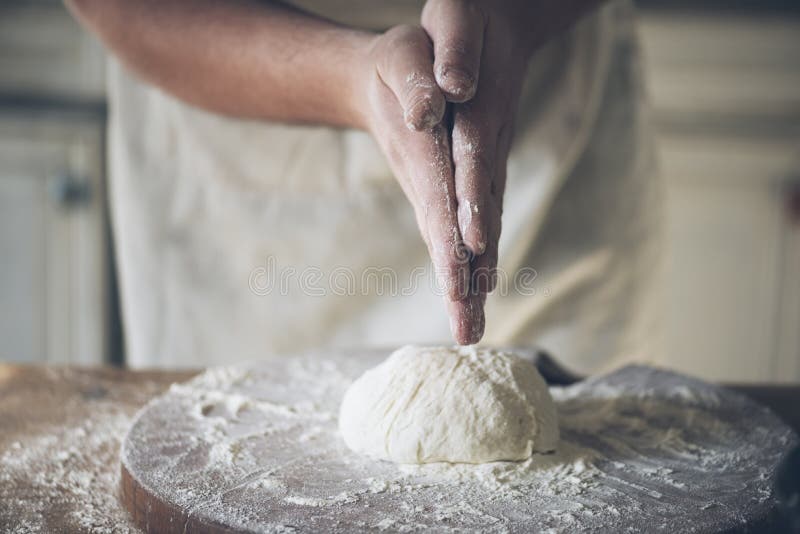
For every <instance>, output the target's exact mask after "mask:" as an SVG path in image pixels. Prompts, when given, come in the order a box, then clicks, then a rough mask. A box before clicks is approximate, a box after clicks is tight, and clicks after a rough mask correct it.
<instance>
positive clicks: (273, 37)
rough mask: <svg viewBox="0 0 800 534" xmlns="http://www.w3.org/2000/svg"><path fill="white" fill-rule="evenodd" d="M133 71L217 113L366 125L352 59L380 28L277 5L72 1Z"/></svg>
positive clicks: (250, 0) (232, 0) (357, 60)
mask: <svg viewBox="0 0 800 534" xmlns="http://www.w3.org/2000/svg"><path fill="white" fill-rule="evenodd" d="M66 3H67V5H68V7H69V8H70V9H71V11H72V12H73V13H74V14H75V16H76V17H77V18H78V19H79V20H81V22H83V24H84V25H86V26H87V27H89V28H90V29H91V30H92V31H93V32H94V33H96V34H97V35H98V36H99V37H100V38H101V39H102V40H103V42H104V43H105V44H106V46H108V47H109V48H110V49H111V50H112V51H113V52H114V53H115V54H116V55H117V56H118V57H119V58H120V59H121V60H122V61H123V62H124V63H125V64H126V65H127V66H128V67H130V68H131V69H132V70H134V71H136V72H137V73H138V74H139V75H140V76H142V77H143V78H145V79H146V80H148V81H149V82H151V83H153V84H154V85H157V86H159V87H161V88H163V89H164V90H166V91H167V92H169V93H172V94H173V95H175V96H177V97H178V98H180V99H182V100H185V101H187V102H190V103H192V104H194V105H196V106H198V107H202V108H205V109H208V110H211V111H215V112H218V113H224V114H228V115H234V116H239V117H247V118H256V119H267V120H277V121H292V122H315V123H325V124H331V125H337V126H354V127H362V128H363V127H364V126H365V124H364V117H363V114H362V113H361V112H360V111H359V109H358V108H357V106H355V105H354V102H353V99H352V98H351V95H353V94H355V93H356V90H355V89H356V88H355V87H354V84H355V83H357V81H356V80H355V79H354V76H353V70H352V69H351V68H348V66H350V65H356V64H364V63H366V60H367V49H368V44H369V43H370V42H371V41H372V39H373V38H374V35H373V34H370V33H367V32H361V31H357V30H353V29H349V28H344V27H340V26H337V25H335V24H333V23H331V22H328V21H325V20H322V19H318V18H316V17H313V16H311V15H308V14H306V13H302V12H300V11H297V10H294V9H292V8H289V7H286V6H284V5H282V4H279V3H277V2H258V1H255V0H226V1H222V2H220V1H218V0H192V1H185V0H136V1H131V0H66Z"/></svg>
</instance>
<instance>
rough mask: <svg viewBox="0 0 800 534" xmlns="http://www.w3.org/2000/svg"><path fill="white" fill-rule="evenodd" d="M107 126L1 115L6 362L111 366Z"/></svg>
mask: <svg viewBox="0 0 800 534" xmlns="http://www.w3.org/2000/svg"><path fill="white" fill-rule="evenodd" d="M102 139H103V128H102V123H97V122H96V121H94V120H91V119H89V120H87V119H85V118H76V117H65V118H59V119H55V118H53V117H48V118H35V117H31V116H25V117H24V118H19V117H9V116H4V115H3V114H2V113H0V162H2V165H0V251H2V257H3V260H2V263H0V339H2V344H0V359H2V360H17V361H19V360H22V361H27V362H35V361H47V362H57V363H66V362H70V363H98V362H102V361H104V358H105V354H106V341H107V339H106V332H107V327H108V324H107V317H108V309H107V308H108V306H107V296H108V291H107V282H108V272H107V264H108V260H107V249H106V242H107V235H106V224H105V220H106V216H105V208H104V192H103V189H104V188H103V184H102V165H103V155H102V146H103V142H102Z"/></svg>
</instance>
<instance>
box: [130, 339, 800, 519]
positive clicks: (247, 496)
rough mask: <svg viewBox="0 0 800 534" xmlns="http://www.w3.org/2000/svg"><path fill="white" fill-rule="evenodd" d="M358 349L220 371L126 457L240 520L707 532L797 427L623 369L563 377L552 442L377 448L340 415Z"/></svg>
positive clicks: (198, 505) (752, 486) (753, 509)
mask: <svg viewBox="0 0 800 534" xmlns="http://www.w3.org/2000/svg"><path fill="white" fill-rule="evenodd" d="M356 356H357V355H347V354H343V355H341V356H340V357H339V358H334V359H330V354H328V355H327V358H325V357H323V356H322V355H310V356H309V357H308V358H303V359H298V360H290V361H286V362H282V363H276V362H270V363H269V364H261V365H259V364H253V365H250V366H241V367H239V368H238V371H233V370H231V369H230V368H225V369H212V370H209V371H208V372H206V373H205V374H204V375H202V376H200V377H198V378H197V379H195V380H193V381H191V382H188V383H186V384H183V385H180V386H175V387H173V388H172V389H171V391H170V392H169V394H168V395H167V396H165V397H164V398H162V399H158V400H155V401H153V402H152V403H151V404H150V405H149V406H148V407H147V408H146V409H145V410H144V411H143V412H141V414H140V416H139V417H138V419H137V421H136V423H135V425H134V427H133V429H132V430H131V432H130V434H129V436H128V438H127V439H126V443H125V446H124V449H123V461H124V462H125V464H126V465H127V466H128V468H129V469H130V470H131V471H133V472H135V473H137V476H139V477H140V479H141V480H142V481H143V482H144V483H145V484H147V485H148V486H149V487H151V488H153V489H154V490H155V491H156V492H158V493H160V494H161V495H162V496H163V497H164V498H166V499H168V500H170V501H171V502H174V503H176V504H177V505H179V506H181V507H183V508H184V509H186V510H190V511H191V514H192V515H193V516H195V517H203V518H207V519H209V520H215V521H219V522H221V523H223V524H226V525H229V526H231V527H233V528H240V529H251V530H263V531H274V530H276V529H278V528H281V527H286V528H300V529H303V530H326V531H337V530H341V531H348V530H353V529H366V528H374V529H378V530H390V531H400V532H402V531H419V530H428V529H434V530H437V531H449V530H482V531H489V532H507V531H511V532H513V531H526V530H529V528H526V527H529V526H530V525H537V528H538V529H539V530H541V531H544V532H547V531H552V532H563V531H565V530H568V531H588V530H592V531H595V530H605V531H622V530H626V529H638V530H641V529H646V530H648V531H667V532H671V531H675V530H681V529H682V528H687V529H688V528H691V529H693V530H695V531H699V532H702V531H714V530H719V529H724V528H732V527H735V526H737V525H741V521H743V520H744V518H745V517H747V516H748V515H751V516H752V515H758V514H759V513H760V512H759V510H761V511H763V510H765V509H768V508H769V506H771V501H770V499H772V497H771V492H770V483H771V473H772V470H773V469H774V466H775V464H776V463H777V462H778V461H779V459H780V457H781V455H782V453H783V452H784V451H785V450H787V448H788V447H789V446H791V444H792V443H795V442H796V439H797V438H796V436H795V435H794V434H793V433H792V432H791V431H790V430H789V429H788V428H787V427H785V426H784V425H782V424H781V423H779V422H778V421H777V419H776V418H774V416H772V415H771V414H770V413H769V412H768V411H767V410H765V409H763V408H761V407H759V406H757V405H755V404H753V403H751V402H749V401H747V400H745V399H743V398H741V397H740V396H738V395H735V394H733V393H731V392H728V391H725V390H722V389H719V388H714V387H711V386H708V385H707V384H703V383H701V382H697V381H693V380H691V379H688V378H686V377H681V376H679V375H674V374H671V373H667V372H662V371H656V370H651V369H647V368H626V369H624V370H621V371H619V372H617V373H614V374H612V375H609V376H608V377H602V378H599V379H594V380H590V381H588V382H585V383H581V384H578V385H575V386H571V387H566V388H552V389H551V392H552V394H553V397H554V399H555V402H556V404H557V409H558V411H559V420H560V423H561V432H562V439H561V441H560V442H559V445H558V449H557V451H556V452H555V453H552V454H536V455H534V456H532V457H531V458H529V459H528V460H526V461H524V462H519V463H517V462H494V463H488V464H481V465H465V464H446V463H431V464H425V465H402V466H398V465H396V464H391V463H388V462H376V461H373V460H369V459H367V458H363V457H361V456H359V455H357V454H354V453H352V452H351V451H349V449H347V447H346V446H345V445H344V443H343V442H342V440H341V438H340V436H339V435H338V432H337V428H336V426H337V422H336V412H337V410H338V407H339V402H340V400H341V398H342V395H343V393H344V390H345V388H346V387H347V386H348V385H349V383H350V382H351V381H352V380H353V378H354V377H356V376H358V375H360V374H361V372H363V370H364V369H365V368H367V367H369V366H371V365H373V364H374V363H375V362H376V361H377V360H376V359H373V361H370V360H369V358H361V357H356ZM226 377H227V378H226ZM204 403H205V405H209V406H210V408H207V409H198V406H202V405H204ZM163 420H170V421H176V422H180V424H177V425H174V426H170V427H169V428H167V429H164V428H163V425H161V424H160V423H159V422H160V421H163ZM159 432H160V434H159ZM154 435H159V439H158V440H155V441H154V440H153V439H152V437H153V436H154ZM161 451H166V452H163V453H162V452H161Z"/></svg>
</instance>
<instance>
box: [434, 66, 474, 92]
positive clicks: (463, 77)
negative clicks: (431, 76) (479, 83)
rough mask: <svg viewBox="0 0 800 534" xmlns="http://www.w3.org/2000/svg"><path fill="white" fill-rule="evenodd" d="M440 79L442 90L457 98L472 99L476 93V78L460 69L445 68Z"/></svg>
mask: <svg viewBox="0 0 800 534" xmlns="http://www.w3.org/2000/svg"><path fill="white" fill-rule="evenodd" d="M439 78H440V81H441V84H442V88H443V89H444V90H446V91H447V92H449V93H450V94H453V95H455V96H458V97H461V98H470V97H472V95H473V93H474V92H475V77H474V76H473V75H472V74H471V73H469V72H467V71H465V70H463V69H460V68H458V67H451V66H445V67H443V68H442V69H441V71H440V74H439Z"/></svg>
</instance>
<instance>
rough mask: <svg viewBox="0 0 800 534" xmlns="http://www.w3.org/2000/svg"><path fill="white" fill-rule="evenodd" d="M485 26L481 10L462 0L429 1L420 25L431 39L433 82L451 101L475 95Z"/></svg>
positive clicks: (463, 99)
mask: <svg viewBox="0 0 800 534" xmlns="http://www.w3.org/2000/svg"><path fill="white" fill-rule="evenodd" d="M485 25H486V21H485V18H484V16H483V14H482V12H481V11H480V10H479V9H478V8H477V7H475V6H474V5H473V4H472V3H470V2H465V1H463V0H429V1H428V3H427V4H426V5H425V9H424V10H423V11H422V26H423V27H424V28H425V31H427V32H428V35H430V36H431V39H432V40H433V47H434V58H435V60H434V72H435V73H436V82H437V83H438V84H439V87H440V88H441V89H442V91H444V93H445V95H446V97H447V99H448V100H449V101H451V102H465V101H467V100H469V99H471V98H472V97H473V96H474V95H475V91H476V88H477V85H478V72H479V68H480V62H481V50H482V49H483V33H484V27H485Z"/></svg>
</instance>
